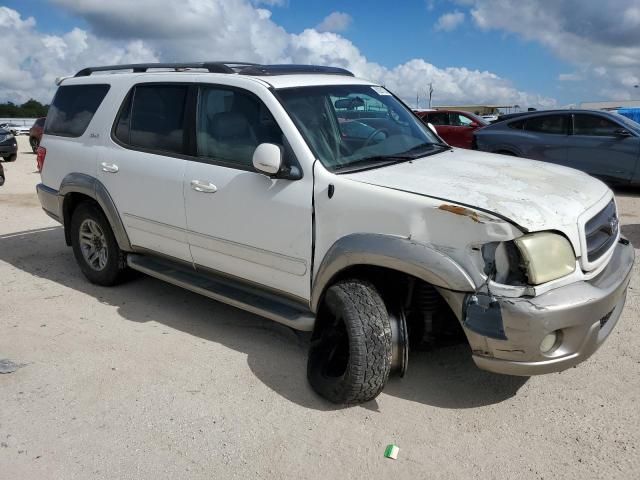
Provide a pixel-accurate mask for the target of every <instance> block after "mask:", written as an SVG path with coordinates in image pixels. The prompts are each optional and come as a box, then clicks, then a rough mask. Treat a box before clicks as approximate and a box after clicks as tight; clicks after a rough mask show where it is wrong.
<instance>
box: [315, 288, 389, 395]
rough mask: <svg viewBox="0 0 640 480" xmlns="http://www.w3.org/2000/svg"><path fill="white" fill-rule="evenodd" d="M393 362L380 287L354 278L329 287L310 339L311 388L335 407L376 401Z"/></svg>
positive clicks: (387, 318) (387, 322)
mask: <svg viewBox="0 0 640 480" xmlns="http://www.w3.org/2000/svg"><path fill="white" fill-rule="evenodd" d="M392 358H393V346H392V332H391V322H390V319H389V314H388V312H387V308H386V306H385V304H384V301H383V300H382V298H381V296H380V294H379V293H378V291H377V290H376V288H375V287H374V286H373V285H372V284H371V283H369V282H365V281H361V280H355V279H351V280H343V281H340V282H338V283H336V284H335V285H333V286H331V287H329V289H328V290H327V293H326V295H325V300H324V303H323V305H322V308H321V310H320V312H319V316H318V321H317V323H316V327H315V329H314V332H313V335H312V338H311V347H310V350H309V360H308V363H307V377H308V379H309V383H310V384H311V387H312V388H313V389H314V390H315V391H316V392H317V393H319V394H320V395H322V396H323V397H325V398H326V399H327V400H329V401H331V402H334V403H341V404H354V403H362V402H366V401H369V400H372V399H374V398H375V397H377V396H378V394H379V393H380V392H381V391H382V389H383V388H384V386H385V384H386V383H387V380H388V378H389V373H390V371H391V364H392Z"/></svg>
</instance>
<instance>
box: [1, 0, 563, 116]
mask: <svg viewBox="0 0 640 480" xmlns="http://www.w3.org/2000/svg"><path fill="white" fill-rule="evenodd" d="M56 1H57V3H59V4H60V5H64V7H65V8H67V9H68V10H69V11H70V12H71V13H73V14H75V15H79V16H81V17H82V18H83V19H84V20H85V21H86V23H87V24H88V25H89V29H88V30H83V29H79V28H76V29H73V30H71V31H70V32H67V33H65V34H61V35H46V34H43V33H42V32H40V31H39V30H38V28H37V25H36V22H35V20H33V19H31V18H27V19H23V18H21V16H20V15H19V14H18V13H17V12H15V11H14V10H11V9H8V8H0V38H3V39H4V40H3V42H4V46H3V52H4V53H3V55H2V56H0V101H6V100H12V101H25V100H27V99H28V98H30V97H34V98H36V99H38V100H41V101H46V102H48V101H50V99H51V96H52V94H53V91H54V89H55V85H54V79H55V78H56V77H58V76H60V75H72V74H74V73H75V72H76V71H78V70H80V69H81V68H84V67H87V66H92V65H100V64H103V65H105V64H117V63H134V62H140V61H158V60H163V61H176V60H192V61H193V60H215V59H225V60H240V61H256V62H263V63H315V64H321V65H335V66H341V67H345V68H347V69H350V70H351V71H353V72H354V73H355V74H356V75H358V76H362V77H365V78H369V79H371V80H374V81H377V82H380V83H381V84H384V85H386V86H387V87H389V88H390V89H391V90H393V91H394V92H395V93H397V94H398V95H399V96H401V97H402V98H404V99H405V100H406V101H407V102H408V103H410V104H412V103H413V102H414V101H415V96H416V92H422V91H423V90H424V89H425V86H426V84H427V83H429V82H433V84H434V88H435V92H434V98H433V100H434V104H455V103H505V104H518V105H521V106H528V105H533V106H553V105H554V101H553V100H552V99H549V98H545V97H542V96H539V95H535V94H530V93H526V92H522V91H519V90H517V89H516V88H514V87H513V85H511V83H510V82H509V81H508V80H506V79H504V78H501V77H499V76H497V75H496V74H494V73H491V72H487V71H480V70H469V69H466V68H461V67H449V68H439V67H437V66H435V65H433V64H431V63H429V62H427V61H426V60H424V59H413V60H410V61H408V62H406V63H403V64H401V65H397V66H395V67H392V68H386V67H384V66H381V65H379V64H377V63H375V62H371V61H369V60H368V59H367V58H366V57H365V56H364V55H363V54H362V52H361V51H360V50H359V49H358V47H356V46H355V45H354V44H353V43H352V42H351V41H349V40H348V39H346V38H344V37H343V36H341V35H339V34H337V33H333V32H320V31H318V30H317V29H313V28H310V29H307V30H304V31H303V32H301V33H299V34H291V33H288V32H287V31H285V30H284V29H283V28H282V27H281V26H279V25H277V24H276V23H275V22H274V21H273V20H272V19H271V13H270V12H269V10H266V9H261V8H256V7H254V6H253V4H252V3H250V2H249V1H248V0H185V1H184V2H183V3H178V2H167V4H166V5H165V6H163V8H158V6H157V2H156V1H155V0H153V1H152V0H137V1H136V2H130V1H129V0H111V1H110V2H103V1H102V0H82V1H81V0H56ZM165 7H166V8H165Z"/></svg>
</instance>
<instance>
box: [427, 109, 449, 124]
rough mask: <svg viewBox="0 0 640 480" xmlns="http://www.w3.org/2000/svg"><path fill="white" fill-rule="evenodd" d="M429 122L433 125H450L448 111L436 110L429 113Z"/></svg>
mask: <svg viewBox="0 0 640 480" xmlns="http://www.w3.org/2000/svg"><path fill="white" fill-rule="evenodd" d="M429 122H430V123H431V124H432V125H449V113H448V112H436V113H431V114H429Z"/></svg>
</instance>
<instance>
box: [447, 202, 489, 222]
mask: <svg viewBox="0 0 640 480" xmlns="http://www.w3.org/2000/svg"><path fill="white" fill-rule="evenodd" d="M438 210H444V211H445V212H449V213H453V214H455V215H462V216H463V217H469V218H470V219H471V220H473V221H474V222H478V223H482V222H481V221H480V215H478V213H477V212H474V211H473V210H469V209H468V208H465V207H461V206H459V205H448V204H446V203H443V204H442V205H440V206H439V207H438Z"/></svg>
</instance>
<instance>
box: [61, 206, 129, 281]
mask: <svg viewBox="0 0 640 480" xmlns="http://www.w3.org/2000/svg"><path fill="white" fill-rule="evenodd" d="M71 245H72V247H73V254H74V256H75V258H76V261H77V262H78V265H79V266H80V270H82V273H84V275H85V277H87V279H88V280H89V281H90V282H91V283H96V284H98V285H105V286H110V285H115V284H117V283H118V282H119V281H120V279H121V278H122V274H123V272H124V270H125V269H126V263H125V258H124V254H123V252H122V251H121V250H120V248H119V247H118V243H117V242H116V239H115V236H114V235H113V231H112V230H111V226H110V225H109V222H108V221H107V218H106V217H105V216H104V214H103V213H102V211H101V210H100V208H98V207H97V206H96V205H94V204H92V203H82V204H81V205H79V206H78V207H77V208H76V209H75V211H74V212H73V216H72V218H71Z"/></svg>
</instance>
